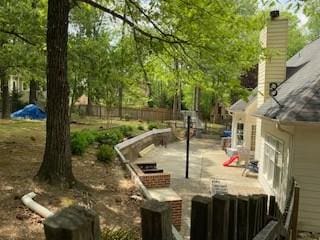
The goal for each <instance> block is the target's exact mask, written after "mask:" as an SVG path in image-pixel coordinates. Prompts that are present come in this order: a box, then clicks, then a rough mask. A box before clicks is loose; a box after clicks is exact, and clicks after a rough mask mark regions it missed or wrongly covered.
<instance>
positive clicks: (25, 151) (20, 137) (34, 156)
mask: <svg viewBox="0 0 320 240" xmlns="http://www.w3.org/2000/svg"><path fill="white" fill-rule="evenodd" d="M121 122H123V123H125V124H126V125H127V124H128V121H120V122H119V125H120V123H121ZM132 124H133V125H135V123H132ZM139 124H141V123H139ZM137 125H138V124H137ZM137 125H136V126H137ZM100 126H101V122H99V121H92V122H90V121H89V122H88V124H83V123H82V122H80V123H79V124H71V130H72V131H78V130H81V129H84V128H87V129H91V128H92V129H98V128H99V127H100ZM44 144H45V122H38V121H0V183H1V184H0V192H1V194H0V209H1V211H0V239H1V240H9V239H28V240H38V239H44V234H43V226H42V221H43V219H42V218H41V217H39V216H38V215H36V214H35V213H33V212H32V211H30V210H29V209H27V208H26V207H25V206H24V205H23V204H22V202H21V200H20V198H21V197H22V196H23V195H24V194H26V193H29V192H31V191H34V192H36V193H37V197H36V199H35V200H36V201H37V202H39V203H40V204H42V205H44V206H45V207H47V208H48V209H49V210H51V211H53V212H56V211H58V210H60V209H61V208H63V207H66V206H69V205H71V204H74V203H77V204H81V205H85V206H89V207H92V208H93V209H94V210H96V211H97V212H98V213H99V215H100V220H101V226H102V228H105V227H109V228H114V227H116V228H117V227H118V228H130V229H134V231H137V232H139V223H140V217H139V215H140V214H139V207H140V203H139V202H136V201H135V200H132V199H131V198H130V196H131V195H133V194H138V192H137V189H136V188H135V187H134V185H133V183H132V182H131V180H130V178H129V176H127V173H126V172H125V171H124V170H123V168H122V166H121V165H120V164H119V163H118V162H117V161H114V162H111V163H110V164H109V165H106V164H103V163H100V162H98V161H96V153H97V149H96V148H95V146H90V147H89V148H88V149H87V151H86V152H85V153H84V155H83V156H74V157H73V172H74V175H75V177H76V178H77V179H78V180H79V181H80V182H81V183H83V184H84V186H85V187H83V188H78V189H69V190H61V189H59V188H56V187H52V186H48V185H46V184H40V183H37V182H34V181H33V177H34V176H35V174H36V173H37V170H38V169H39V167H40V163H41V161H42V157H43V151H44Z"/></svg>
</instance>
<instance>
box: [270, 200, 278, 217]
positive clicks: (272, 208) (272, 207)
mask: <svg viewBox="0 0 320 240" xmlns="http://www.w3.org/2000/svg"><path fill="white" fill-rule="evenodd" d="M275 209H276V198H275V196H270V198H269V215H270V216H271V217H275V216H276V214H275Z"/></svg>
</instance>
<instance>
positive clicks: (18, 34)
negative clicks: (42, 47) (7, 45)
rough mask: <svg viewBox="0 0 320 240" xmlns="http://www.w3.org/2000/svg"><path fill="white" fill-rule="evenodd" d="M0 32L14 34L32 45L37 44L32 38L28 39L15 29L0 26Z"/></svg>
mask: <svg viewBox="0 0 320 240" xmlns="http://www.w3.org/2000/svg"><path fill="white" fill-rule="evenodd" d="M0 32H2V33H6V34H10V35H13V36H15V37H17V38H19V39H20V40H22V41H24V42H25V43H28V44H30V45H32V46H35V45H36V44H35V43H33V42H31V41H30V40H28V39H27V38H25V37H24V36H22V34H21V33H17V32H15V31H9V30H5V29H2V28H0Z"/></svg>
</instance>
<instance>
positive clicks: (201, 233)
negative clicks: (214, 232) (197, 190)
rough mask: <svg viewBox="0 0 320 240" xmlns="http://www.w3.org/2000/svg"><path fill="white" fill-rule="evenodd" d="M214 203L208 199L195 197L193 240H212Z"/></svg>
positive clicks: (193, 200)
mask: <svg viewBox="0 0 320 240" xmlns="http://www.w3.org/2000/svg"><path fill="white" fill-rule="evenodd" d="M211 212H212V201H211V199H210V198H208V197H202V196H194V197H193V198H192V204H191V229H190V239H191V240H198V239H201V240H209V239H211V227H212V225H211V217H212V213H211Z"/></svg>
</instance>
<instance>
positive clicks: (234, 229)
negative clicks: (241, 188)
mask: <svg viewBox="0 0 320 240" xmlns="http://www.w3.org/2000/svg"><path fill="white" fill-rule="evenodd" d="M228 196H229V201H230V204H229V205H230V206H229V233H228V239H229V240H237V235H238V224H237V223H238V221H237V220H238V198H237V197H235V196H233V195H228Z"/></svg>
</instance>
